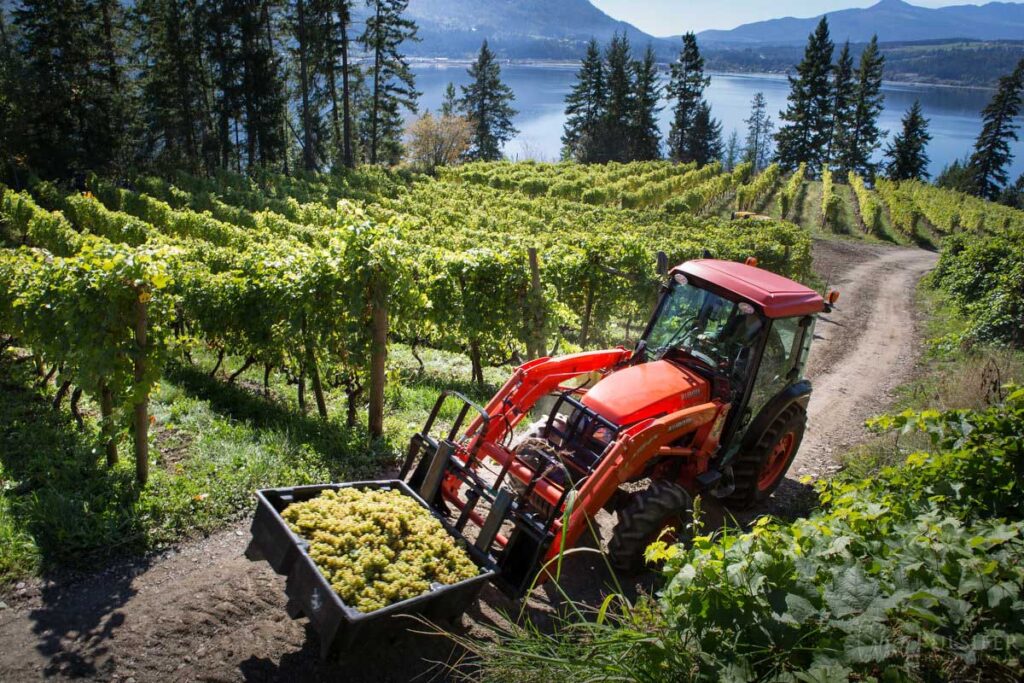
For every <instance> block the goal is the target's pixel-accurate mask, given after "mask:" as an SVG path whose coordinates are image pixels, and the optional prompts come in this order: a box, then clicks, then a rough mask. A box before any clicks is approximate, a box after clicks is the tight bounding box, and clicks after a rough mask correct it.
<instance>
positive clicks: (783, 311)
mask: <svg viewBox="0 0 1024 683" xmlns="http://www.w3.org/2000/svg"><path fill="white" fill-rule="evenodd" d="M673 271H674V272H681V273H683V274H684V275H687V276H693V277H695V278H697V279H699V280H703V281H705V282H709V283H711V284H714V285H717V286H719V287H721V288H722V289H725V290H727V291H730V292H735V293H736V294H738V295H739V296H741V297H743V298H744V299H746V300H748V301H750V302H752V303H755V304H757V305H758V306H760V307H761V308H762V309H763V310H764V314H765V315H766V316H768V317H769V318H789V317H792V316H797V315H810V314H812V313H821V312H822V311H823V310H825V300H824V299H822V297H821V295H820V294H818V293H817V292H815V291H814V290H813V289H810V288H809V287H805V286H803V285H802V284H800V283H799V282H793V281H792V280H790V279H789V278H787V277H783V276H781V275H776V274H775V273H773V272H771V271H768V270H764V269H762V268H758V267H756V266H748V265H745V264H743V263H735V262H733V261H720V260H717V259H697V260H695V261H687V262H686V263H684V264H682V265H679V266H676V267H675V268H673Z"/></svg>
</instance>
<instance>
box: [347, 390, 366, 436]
mask: <svg viewBox="0 0 1024 683" xmlns="http://www.w3.org/2000/svg"><path fill="white" fill-rule="evenodd" d="M362 393H363V389H362V387H358V388H355V389H346V390H345V425H346V426H348V427H349V428H351V427H355V426H356V424H358V423H359V397H360V396H361V395H362Z"/></svg>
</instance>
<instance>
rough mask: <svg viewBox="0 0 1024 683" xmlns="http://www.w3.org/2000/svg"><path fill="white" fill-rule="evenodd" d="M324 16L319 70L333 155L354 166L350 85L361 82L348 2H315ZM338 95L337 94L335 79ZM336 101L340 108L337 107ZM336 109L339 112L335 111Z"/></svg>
mask: <svg viewBox="0 0 1024 683" xmlns="http://www.w3.org/2000/svg"><path fill="white" fill-rule="evenodd" d="M317 2H318V3H319V4H322V5H323V7H322V9H321V12H323V13H324V14H325V15H326V22H325V24H324V28H323V31H324V37H323V42H324V47H323V53H322V59H323V60H324V64H323V66H322V71H323V73H324V78H325V79H326V81H327V92H328V95H329V98H330V107H331V127H332V137H333V144H332V147H333V149H334V156H335V157H337V160H338V161H339V162H340V163H341V164H342V165H344V166H346V167H348V168H352V167H353V166H355V143H354V138H355V122H354V120H353V119H354V109H353V106H352V90H353V85H352V84H353V82H355V81H358V80H360V79H361V77H362V76H361V73H360V70H359V68H358V66H357V65H356V64H355V63H354V61H353V60H352V59H351V51H352V0H317ZM339 77H340V79H341V92H340V94H339V92H338V79H339ZM339 99H340V105H339ZM339 109H340V111H339Z"/></svg>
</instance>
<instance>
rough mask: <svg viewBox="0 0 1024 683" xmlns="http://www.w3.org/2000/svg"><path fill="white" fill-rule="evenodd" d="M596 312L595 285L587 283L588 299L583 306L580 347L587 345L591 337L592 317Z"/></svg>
mask: <svg viewBox="0 0 1024 683" xmlns="http://www.w3.org/2000/svg"><path fill="white" fill-rule="evenodd" d="M593 310H594V285H593V284H592V283H589V282H588V283H587V299H586V302H585V303H584V304H583V324H582V325H580V346H582V347H585V346H586V345H587V338H588V337H589V336H590V316H591V314H592V313H593Z"/></svg>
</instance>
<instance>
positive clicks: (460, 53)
mask: <svg viewBox="0 0 1024 683" xmlns="http://www.w3.org/2000/svg"><path fill="white" fill-rule="evenodd" d="M408 13H409V16H410V17H411V18H412V19H414V20H415V21H416V23H417V24H418V25H419V35H420V38H421V39H422V40H421V41H420V42H419V43H416V44H412V45H408V46H406V47H405V49H406V50H407V51H408V53H409V54H411V55H413V56H415V57H449V58H467V57H472V56H474V55H475V54H476V53H477V51H478V50H479V49H480V43H481V42H482V41H483V40H484V38H486V39H487V40H488V42H489V44H490V46H491V48H492V49H494V50H495V51H496V52H497V54H498V56H499V57H503V58H506V59H569V60H575V59H579V58H580V57H582V55H583V52H584V49H585V47H586V43H587V41H588V40H590V39H591V38H597V39H598V40H599V41H600V42H602V43H605V42H607V41H608V40H609V39H610V38H611V37H612V34H614V33H616V32H619V33H625V34H626V35H627V36H628V37H629V40H630V42H631V43H632V44H633V46H634V47H635V48H638V49H643V48H644V47H645V46H646V45H647V44H648V43H651V44H652V45H654V46H655V49H657V50H658V53H659V57H662V58H664V59H668V58H669V57H670V55H672V53H673V51H678V39H675V40H671V39H664V38H654V37H652V36H650V35H648V34H646V33H644V32H643V31H641V30H639V29H638V28H636V27H635V26H633V25H632V24H628V23H626V22H624V21H618V20H616V19H613V18H612V17H610V16H608V15H607V14H605V13H604V12H602V11H601V10H599V9H598V8H596V7H594V6H593V5H592V4H590V2H589V0H410V2H409V10H408Z"/></svg>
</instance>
